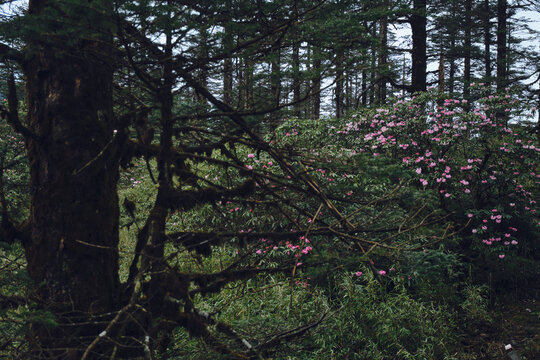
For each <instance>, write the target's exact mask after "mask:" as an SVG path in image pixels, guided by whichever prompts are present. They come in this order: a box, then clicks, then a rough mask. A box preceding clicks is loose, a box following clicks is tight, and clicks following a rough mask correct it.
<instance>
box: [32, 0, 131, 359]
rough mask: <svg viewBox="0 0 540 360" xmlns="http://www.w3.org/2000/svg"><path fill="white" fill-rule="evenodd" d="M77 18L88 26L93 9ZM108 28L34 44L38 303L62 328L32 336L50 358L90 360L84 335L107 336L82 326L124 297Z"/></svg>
mask: <svg viewBox="0 0 540 360" xmlns="http://www.w3.org/2000/svg"><path fill="white" fill-rule="evenodd" d="M47 6H48V3H47V2H46V1H37V0H34V1H30V4H29V13H31V14H35V15H40V14H41V13H42V12H43V11H44V10H46V8H47ZM93 6H96V9H97V10H99V11H100V12H102V13H103V14H105V15H103V20H104V22H103V24H105V23H106V21H108V20H110V21H111V22H112V21H113V18H112V8H111V7H109V6H108V5H107V6H102V5H93ZM107 16H110V18H109V19H108V18H107ZM73 17H74V18H73V19H70V20H71V21H74V23H84V21H85V19H84V17H85V14H84V13H77V14H76V15H73ZM78 17H80V18H78ZM96 26H98V25H96ZM101 26H102V27H100V28H99V29H96V30H99V31H100V35H95V38H94V39H88V38H86V37H83V36H81V38H80V39H77V40H76V42H75V44H73V40H74V39H71V40H72V45H71V46H69V45H68V44H66V42H65V41H62V40H59V39H58V37H50V38H47V37H43V38H41V39H39V40H35V41H32V42H31V43H29V44H28V50H29V51H28V52H27V54H28V56H29V57H28V61H27V63H26V66H25V73H26V74H25V75H26V77H27V86H26V91H27V97H28V98H27V101H28V109H29V111H28V116H29V128H30V130H31V131H32V132H33V133H34V134H35V137H33V138H28V139H27V148H28V156H29V158H30V193H31V214H30V220H31V240H30V241H29V242H27V243H26V244H24V245H25V252H26V258H27V262H28V274H29V275H30V277H31V278H32V280H33V282H34V284H35V294H36V299H37V301H38V303H40V304H41V305H42V306H43V307H44V308H46V309H50V311H52V312H53V314H54V315H55V316H56V317H57V320H58V322H59V323H60V325H59V326H58V327H57V328H55V329H52V330H51V329H47V328H45V327H43V326H39V325H35V326H33V327H31V328H30V334H29V336H30V337H31V338H35V339H37V341H38V343H39V347H40V349H39V350H40V351H42V353H43V354H46V355H45V356H46V357H47V358H73V359H75V358H77V359H78V358H80V355H81V353H82V351H83V350H84V347H85V345H84V341H81V338H83V337H84V336H88V335H92V336H95V335H97V332H96V331H97V330H96V327H95V326H92V325H84V326H83V325H77V324H78V323H80V322H84V321H86V320H87V319H88V318H89V317H91V316H99V315H103V314H106V313H109V312H111V311H112V310H113V309H114V308H115V305H116V303H117V301H118V296H119V293H120V291H119V290H120V289H119V279H118V253H117V245H118V219H119V209H118V195H117V190H116V186H117V180H118V167H119V165H118V160H117V159H116V158H115V157H114V156H102V155H100V153H102V151H103V150H104V149H105V148H106V147H107V146H108V144H109V145H110V143H111V142H112V141H113V130H114V121H113V111H112V75H113V64H112V61H110V56H111V55H110V54H111V53H112V49H113V44H112V35H111V34H110V33H108V32H107V28H106V27H103V25H101ZM106 153H107V152H105V154H106ZM81 346H82V348H81ZM55 349H59V350H55ZM33 350H37V349H33Z"/></svg>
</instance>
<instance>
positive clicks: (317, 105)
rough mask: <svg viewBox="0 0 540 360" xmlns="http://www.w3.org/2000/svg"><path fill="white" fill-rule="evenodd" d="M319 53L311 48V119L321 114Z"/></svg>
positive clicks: (317, 49)
mask: <svg viewBox="0 0 540 360" xmlns="http://www.w3.org/2000/svg"><path fill="white" fill-rule="evenodd" d="M321 56H322V55H321V51H320V49H319V48H317V47H314V48H313V97H312V99H313V101H312V103H313V109H312V112H313V119H319V117H320V114H321Z"/></svg>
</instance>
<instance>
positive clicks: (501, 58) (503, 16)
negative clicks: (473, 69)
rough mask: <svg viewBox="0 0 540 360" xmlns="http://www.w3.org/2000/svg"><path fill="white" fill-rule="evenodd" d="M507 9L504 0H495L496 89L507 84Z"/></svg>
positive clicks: (500, 88) (498, 89) (502, 87)
mask: <svg viewBox="0 0 540 360" xmlns="http://www.w3.org/2000/svg"><path fill="white" fill-rule="evenodd" d="M507 11H508V3H507V1H506V0H498V1H497V91H502V90H504V88H505V87H507V86H508V71H507V65H508V64H507V62H508V61H507V42H506V35H507V31H508V29H507V21H506V20H507Z"/></svg>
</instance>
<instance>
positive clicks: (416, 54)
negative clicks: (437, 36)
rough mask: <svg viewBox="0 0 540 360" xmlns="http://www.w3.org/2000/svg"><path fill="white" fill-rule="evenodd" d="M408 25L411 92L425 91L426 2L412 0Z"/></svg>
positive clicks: (423, 0) (424, 0)
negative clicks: (410, 57)
mask: <svg viewBox="0 0 540 360" xmlns="http://www.w3.org/2000/svg"><path fill="white" fill-rule="evenodd" d="M413 11H414V13H413V14H412V15H411V18H410V24H411V31H412V43H413V44H412V80H411V86H412V90H413V91H426V88H427V84H426V69H427V56H426V51H427V45H426V43H427V32H426V26H427V17H426V0H414V2H413Z"/></svg>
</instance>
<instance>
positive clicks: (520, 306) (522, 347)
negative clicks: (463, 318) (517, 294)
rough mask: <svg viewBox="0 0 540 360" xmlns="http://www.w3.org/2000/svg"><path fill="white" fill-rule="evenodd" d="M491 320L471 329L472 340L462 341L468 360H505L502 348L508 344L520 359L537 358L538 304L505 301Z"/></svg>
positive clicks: (539, 353)
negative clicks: (468, 356)
mask: <svg viewBox="0 0 540 360" xmlns="http://www.w3.org/2000/svg"><path fill="white" fill-rule="evenodd" d="M492 317H493V320H492V322H491V323H490V324H484V326H480V327H477V328H475V329H471V337H467V338H466V339H464V340H463V346H464V348H465V349H466V352H467V353H470V354H471V355H472V356H471V359H478V360H480V359H486V360H488V359H489V360H496V359H501V360H502V359H505V360H508V359H510V357H509V356H508V355H507V354H506V352H505V349H504V347H505V345H507V344H510V345H512V348H513V349H514V351H515V352H516V353H517V354H518V358H519V359H520V360H538V359H540V301H538V300H534V299H529V300H520V301H513V302H511V301H507V302H506V303H505V304H503V305H501V306H500V307H499V308H498V309H495V310H494V311H493V313H492ZM472 333H474V334H472ZM473 354H474V355H473Z"/></svg>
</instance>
